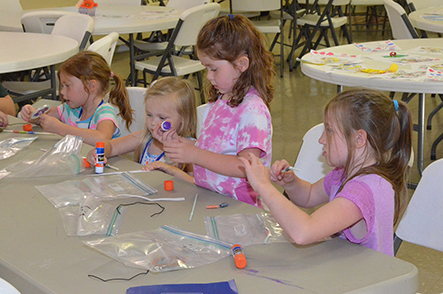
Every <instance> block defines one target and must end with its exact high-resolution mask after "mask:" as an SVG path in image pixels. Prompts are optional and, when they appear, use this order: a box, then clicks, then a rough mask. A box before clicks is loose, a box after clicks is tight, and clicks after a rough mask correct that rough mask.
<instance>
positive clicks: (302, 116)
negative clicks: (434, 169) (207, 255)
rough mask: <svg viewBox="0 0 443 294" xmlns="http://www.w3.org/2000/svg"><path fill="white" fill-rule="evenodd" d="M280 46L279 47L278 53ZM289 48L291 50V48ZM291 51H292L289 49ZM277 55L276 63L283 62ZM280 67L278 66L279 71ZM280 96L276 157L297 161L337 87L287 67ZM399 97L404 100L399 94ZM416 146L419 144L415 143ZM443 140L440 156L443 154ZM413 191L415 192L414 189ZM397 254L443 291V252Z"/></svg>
mask: <svg viewBox="0 0 443 294" xmlns="http://www.w3.org/2000/svg"><path fill="white" fill-rule="evenodd" d="M388 38H390V34H389V33H386V34H385V36H381V34H380V33H378V34H375V33H366V32H354V42H363V41H372V40H382V39H388ZM277 50H278V48H276V52H278V51H277ZM287 50H289V49H287ZM286 54H288V52H286ZM128 62H129V60H128V52H120V53H116V55H115V58H114V62H113V66H112V68H113V70H114V72H115V73H117V74H120V75H122V76H124V77H126V76H127V74H128V72H129V65H128ZM279 62H280V61H279V58H278V57H277V58H276V63H279ZM278 70H279V68H278V67H276V71H278ZM275 89H276V95H275V98H274V101H273V102H272V103H271V112H272V120H273V126H274V137H273V159H274V160H277V159H282V158H285V159H287V160H288V161H289V162H294V161H295V158H296V156H297V153H298V150H299V148H300V143H301V139H302V137H303V135H304V133H305V132H306V131H307V130H308V129H309V128H311V127H312V126H314V125H316V124H318V123H320V122H322V109H323V105H325V103H326V102H327V101H328V99H330V98H331V97H332V96H333V95H334V94H335V93H336V90H337V89H336V86H334V85H330V84H326V83H323V82H318V81H316V80H312V79H310V78H308V77H306V76H304V75H303V73H301V71H300V69H297V70H295V71H293V72H289V70H288V68H287V66H286V69H285V73H284V77H283V78H279V77H276V79H275ZM397 97H398V98H397V99H400V96H399V94H397ZM416 100H417V99H413V100H412V101H411V102H410V103H409V106H410V109H411V111H412V114H413V117H414V119H415V120H416V117H417V104H416ZM439 102H440V101H439V98H431V97H430V96H429V97H427V101H426V113H427V114H429V112H430V111H431V110H432V109H433V108H434V107H435V106H436V105H438V104H439ZM442 126H443V111H440V113H438V114H437V115H436V116H435V117H434V120H433V130H432V131H426V134H425V166H426V165H428V164H429V163H430V160H429V151H430V146H431V144H432V140H433V139H434V138H436V137H437V136H438V135H439V130H440V132H441V131H442V130H443V127H442ZM414 146H416V143H414ZM442 148H443V143H442V144H441V146H440V148H439V151H438V153H437V157H438V158H441V157H443V150H442ZM410 178H411V181H412V182H417V181H418V179H419V177H418V172H417V171H416V168H415V167H414V168H413V169H412V171H411V177H410ZM411 193H412V191H411ZM397 257H399V258H401V259H404V260H406V261H409V262H411V263H413V264H415V265H416V266H417V267H418V269H419V280H420V289H419V292H420V293H426V294H428V293H429V294H431V293H443V253H441V252H437V251H434V250H431V249H426V248H423V247H420V246H416V245H412V244H408V243H406V242H404V243H403V244H402V245H401V247H400V250H399V252H398V254H397Z"/></svg>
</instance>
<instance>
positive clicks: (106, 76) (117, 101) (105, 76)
mask: <svg viewBox="0 0 443 294" xmlns="http://www.w3.org/2000/svg"><path fill="white" fill-rule="evenodd" d="M62 72H64V73H66V74H69V75H71V76H74V77H76V78H78V79H80V80H81V81H82V83H83V85H84V89H85V91H86V92H87V93H89V88H88V81H90V80H96V81H97V82H98V84H99V87H100V93H101V94H102V95H103V96H105V95H106V94H107V93H108V92H109V89H110V86H111V78H114V81H115V85H114V87H113V88H112V89H111V91H110V92H109V103H111V104H114V105H115V106H117V107H118V109H119V110H120V113H119V115H120V116H121V117H122V118H123V120H124V121H125V122H126V128H127V129H129V127H130V126H131V124H132V113H133V112H134V111H133V110H132V108H131V105H130V103H129V96H128V92H127V91H126V86H125V83H124V81H123V80H122V78H120V77H119V76H118V75H116V74H114V73H112V72H111V69H110V68H109V65H108V63H107V62H106V60H105V59H104V58H103V57H102V56H101V55H100V54H98V53H95V52H91V51H82V52H79V53H77V54H76V55H74V56H72V57H71V58H69V59H68V60H66V61H65V62H64V63H63V64H62V65H61V66H60V68H59V70H58V72H57V75H58V78H59V79H60V73H62ZM61 98H63V97H61Z"/></svg>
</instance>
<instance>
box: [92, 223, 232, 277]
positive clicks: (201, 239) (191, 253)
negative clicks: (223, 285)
mask: <svg viewBox="0 0 443 294" xmlns="http://www.w3.org/2000/svg"><path fill="white" fill-rule="evenodd" d="M84 243H85V244H86V245H88V246H90V247H92V248H95V249H96V250H98V251H100V252H101V253H103V254H105V255H107V256H109V257H111V258H113V259H116V260H118V261H120V262H122V263H123V264H124V265H126V266H129V267H135V268H141V269H148V270H150V271H153V272H165V271H172V270H178V269H187V268H195V267H198V266H202V265H206V264H210V263H212V262H215V261H217V260H219V259H222V258H224V257H226V256H229V255H230V254H231V246H232V244H230V243H227V242H224V241H221V240H217V239H214V238H211V237H209V236H204V235H199V234H194V233H191V232H187V231H184V230H180V229H177V228H175V227H172V226H162V227H161V228H159V229H156V230H152V231H142V232H136V233H129V234H124V235H119V236H117V237H113V238H102V239H98V240H94V241H87V242H84Z"/></svg>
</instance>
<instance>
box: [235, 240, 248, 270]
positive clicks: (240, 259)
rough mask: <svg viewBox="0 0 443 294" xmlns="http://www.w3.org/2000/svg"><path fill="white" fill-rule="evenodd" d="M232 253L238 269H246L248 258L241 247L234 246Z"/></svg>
mask: <svg viewBox="0 0 443 294" xmlns="http://www.w3.org/2000/svg"><path fill="white" fill-rule="evenodd" d="M231 252H232V257H234V262H235V265H236V266H237V268H245V267H246V264H247V262H246V257H245V255H244V254H243V251H242V249H241V246H240V245H238V244H235V245H234V246H232V248H231Z"/></svg>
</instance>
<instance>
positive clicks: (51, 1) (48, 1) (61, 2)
mask: <svg viewBox="0 0 443 294" xmlns="http://www.w3.org/2000/svg"><path fill="white" fill-rule="evenodd" d="M0 1H1V0H0ZM77 1H78V0H20V3H21V5H22V7H23V9H25V10H26V9H36V8H46V7H60V6H74V5H75V4H76V3H77Z"/></svg>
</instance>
